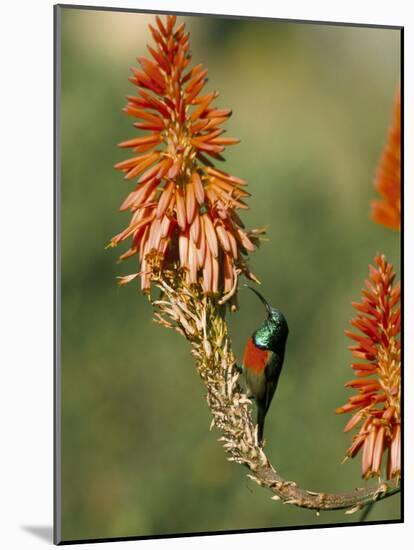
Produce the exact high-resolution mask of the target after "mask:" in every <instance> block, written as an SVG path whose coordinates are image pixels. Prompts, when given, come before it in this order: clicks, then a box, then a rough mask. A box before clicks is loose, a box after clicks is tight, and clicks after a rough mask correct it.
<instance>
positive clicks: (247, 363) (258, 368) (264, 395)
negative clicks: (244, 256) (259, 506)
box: [243, 285, 289, 445]
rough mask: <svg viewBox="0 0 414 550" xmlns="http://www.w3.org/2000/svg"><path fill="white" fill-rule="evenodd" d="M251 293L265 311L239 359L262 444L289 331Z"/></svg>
mask: <svg viewBox="0 0 414 550" xmlns="http://www.w3.org/2000/svg"><path fill="white" fill-rule="evenodd" d="M245 286H246V287H247V288H249V289H250V290H252V291H253V292H254V293H255V294H256V295H257V296H258V297H259V299H260V300H261V302H262V303H263V304H264V306H265V308H266V313H267V317H266V319H265V320H264V321H263V323H262V324H261V325H260V327H259V328H258V329H257V330H256V331H255V332H254V333H253V334H252V336H251V337H250V338H249V341H248V342H247V345H246V348H245V351H244V357H243V372H244V376H245V380H246V385H247V389H248V392H249V397H253V398H254V400H255V402H256V407H257V426H258V427H257V437H258V442H259V445H262V444H263V429H264V421H265V417H266V414H267V411H268V410H269V406H270V403H271V402H272V399H273V396H274V394H275V391H276V388H277V384H278V382H279V376H280V373H281V371H282V366H283V360H284V358H285V348H286V340H287V337H288V334H289V327H288V324H287V321H286V319H285V316H284V315H283V313H282V312H281V311H280V310H279V309H275V308H273V307H271V306H270V305H269V304H268V303H267V301H266V300H265V299H264V298H263V296H262V295H261V294H260V293H259V292H257V290H255V289H254V288H252V287H250V286H248V285H245Z"/></svg>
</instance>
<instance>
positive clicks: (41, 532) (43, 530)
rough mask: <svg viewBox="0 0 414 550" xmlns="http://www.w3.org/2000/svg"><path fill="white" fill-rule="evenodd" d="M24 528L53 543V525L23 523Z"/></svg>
mask: <svg viewBox="0 0 414 550" xmlns="http://www.w3.org/2000/svg"><path fill="white" fill-rule="evenodd" d="M22 529H23V530H24V531H26V532H27V533H30V534H31V535H34V536H35V537H37V538H39V539H42V540H45V541H47V542H50V543H51V544H53V527H52V526H51V525H22Z"/></svg>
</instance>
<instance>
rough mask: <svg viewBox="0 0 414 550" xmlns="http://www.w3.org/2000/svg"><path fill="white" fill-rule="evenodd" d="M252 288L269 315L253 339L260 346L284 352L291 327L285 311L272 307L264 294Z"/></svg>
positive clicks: (280, 352) (276, 351)
mask: <svg viewBox="0 0 414 550" xmlns="http://www.w3.org/2000/svg"><path fill="white" fill-rule="evenodd" d="M245 286H247V288H250V290H251V291H253V292H254V293H255V294H256V295H257V296H258V298H259V300H260V301H261V302H262V303H263V305H264V306H265V308H266V313H267V317H266V319H265V320H264V321H263V323H262V324H261V325H260V327H259V328H258V329H257V330H256V331H255V332H254V334H253V341H254V343H255V345H256V346H257V347H258V348H261V349H267V350H271V351H273V352H275V353H279V354H284V352H285V346H286V340H287V337H288V334H289V327H288V324H287V321H286V318H285V316H284V315H283V313H282V312H281V311H280V310H279V309H276V308H274V307H271V306H270V305H269V304H268V302H267V301H266V300H265V299H264V298H263V296H262V295H261V294H260V293H259V292H257V290H256V289H254V288H252V287H251V286H248V285H245Z"/></svg>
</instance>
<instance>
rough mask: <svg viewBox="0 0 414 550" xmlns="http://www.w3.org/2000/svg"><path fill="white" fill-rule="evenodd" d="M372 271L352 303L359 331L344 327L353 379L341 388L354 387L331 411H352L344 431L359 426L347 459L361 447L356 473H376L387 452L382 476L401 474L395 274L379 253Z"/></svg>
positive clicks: (368, 475)
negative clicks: (359, 296)
mask: <svg viewBox="0 0 414 550" xmlns="http://www.w3.org/2000/svg"><path fill="white" fill-rule="evenodd" d="M375 263H376V264H377V269H375V268H374V267H372V266H369V267H370V276H369V279H368V280H367V281H365V285H366V289H364V290H363V291H362V295H363V298H362V302H361V303H353V304H352V305H353V307H354V308H355V309H356V310H357V311H358V315H357V317H355V318H354V319H352V320H351V321H350V323H351V325H352V326H353V327H355V328H356V329H358V330H359V331H360V332H361V333H362V334H355V333H354V332H351V331H345V333H346V335H347V336H348V337H349V338H351V339H352V340H354V341H356V345H353V346H350V348H349V349H351V350H352V355H353V356H354V357H355V358H356V359H357V360H358V362H357V363H352V365H351V366H352V368H353V369H354V371H355V375H356V378H355V379H353V380H351V381H350V382H348V383H347V384H345V387H349V388H353V389H355V390H356V391H357V394H356V395H353V396H352V397H350V398H349V399H348V402H347V403H346V404H345V405H344V406H342V407H339V408H338V409H337V410H336V412H337V413H347V412H352V413H353V416H352V418H351V419H350V420H349V422H348V423H347V424H346V426H345V428H344V431H345V432H349V431H350V430H352V429H353V428H355V427H356V426H357V425H358V424H361V425H360V428H359V431H358V434H357V435H356V436H354V438H353V442H352V445H351V446H350V447H349V449H348V451H347V456H348V457H351V458H352V457H354V456H355V455H356V454H357V453H358V451H359V450H360V449H362V476H363V477H364V478H368V477H370V476H373V475H377V476H380V472H381V463H382V458H383V455H384V453H385V452H386V451H388V464H387V469H386V473H387V478H388V479H391V478H394V479H399V477H400V475H401V466H400V452H401V427H400V424H401V421H400V392H401V384H400V369H401V360H400V284H399V283H398V284H396V285H394V279H395V273H394V272H393V267H392V265H391V264H390V263H388V262H387V260H386V259H385V256H384V255H381V256H377V257H376V258H375Z"/></svg>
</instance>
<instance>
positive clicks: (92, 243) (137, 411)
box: [60, 9, 400, 540]
mask: <svg viewBox="0 0 414 550" xmlns="http://www.w3.org/2000/svg"><path fill="white" fill-rule="evenodd" d="M60 14H61V18H62V20H61V22H62V27H61V28H62V33H61V44H62V58H61V67H62V88H61V140H62V151H61V154H62V174H61V176H62V218H61V221H62V242H61V248H62V535H63V539H64V540H70V539H81V538H101V537H122V536H144V535H161V534H168V533H184V532H186V533H188V532H200V531H210V530H214V531H220V530H233V529H255V528H277V527H282V526H295V525H323V524H328V523H332V522H335V523H336V522H341V523H342V522H345V523H348V522H355V521H358V517H359V515H358V514H355V515H352V516H347V515H344V514H343V512H331V513H324V514H321V516H319V517H317V516H316V515H315V513H314V512H310V511H306V510H301V509H297V508H294V507H292V506H282V505H281V504H280V503H275V502H273V501H271V500H270V498H269V497H270V494H269V493H267V492H266V491H264V490H263V489H260V488H258V487H257V486H256V485H255V484H254V483H252V482H251V481H249V480H247V479H246V477H245V471H244V469H243V468H242V467H239V466H237V465H235V464H232V463H229V462H227V461H226V459H225V455H224V452H223V449H222V448H221V446H220V444H219V443H218V442H217V441H216V440H217V438H218V436H219V434H218V432H216V431H213V432H210V431H209V429H208V428H209V424H210V416H209V411H208V408H207V405H206V402H205V400H204V388H203V386H202V383H201V381H200V380H199V378H198V375H197V373H196V371H195V368H194V364H193V361H192V359H191V356H190V353H189V346H188V344H187V343H186V342H185V341H184V340H183V339H182V338H181V337H179V335H177V334H175V333H173V332H172V331H167V330H165V329H162V328H161V327H159V326H157V325H155V324H154V323H153V322H152V321H151V308H150V306H149V304H148V302H147V300H146V299H145V297H143V296H142V295H141V294H140V293H139V292H138V291H137V288H136V286H135V285H134V283H131V284H130V285H128V286H127V287H126V288H122V289H120V288H118V287H117V286H116V284H115V278H116V276H117V275H122V274H128V273H133V272H134V271H135V270H136V266H135V263H134V262H135V260H129V261H127V262H126V263H124V264H121V265H119V264H117V263H116V260H117V258H118V255H119V254H120V253H121V248H119V249H116V250H107V251H105V250H104V247H105V245H106V244H107V243H108V241H109V239H110V238H111V237H112V236H113V235H114V234H115V233H117V232H119V231H120V230H121V229H122V228H123V227H124V226H125V225H126V224H127V222H128V219H129V215H128V214H125V213H123V214H122V213H119V211H118V207H119V205H120V203H121V201H122V200H123V198H124V197H125V196H126V194H127V193H128V192H129V189H131V188H132V184H131V183H127V182H125V181H123V180H122V177H121V176H120V174H119V173H118V172H116V171H115V170H114V169H113V168H112V165H113V164H114V163H116V162H118V161H120V160H122V159H124V158H127V156H126V155H125V152H124V151H122V150H120V149H118V148H117V146H116V144H117V143H118V142H120V141H122V140H124V139H127V138H129V137H133V136H134V135H136V134H134V132H135V131H134V129H133V128H132V124H131V123H132V121H131V119H130V118H128V117H127V116H125V115H124V114H123V113H122V112H121V108H122V107H123V106H124V102H125V99H124V97H125V95H126V94H128V93H132V91H133V89H134V88H133V86H132V85H131V84H130V83H129V82H128V80H127V78H128V76H129V69H130V67H131V66H132V65H134V64H135V65H136V61H135V58H136V56H139V55H143V54H144V55H145V50H146V48H145V44H146V42H147V41H148V40H149V38H150V33H149V31H148V29H147V24H148V22H151V20H152V19H153V16H149V15H145V14H137V13H117V12H99V11H86V10H79V9H61V11H60ZM180 19H183V20H185V21H186V23H187V28H188V29H189V30H190V31H191V40H192V52H193V61H194V64H197V63H199V62H202V63H203V64H205V65H206V66H207V67H208V68H209V78H210V80H209V83H208V85H207V90H212V89H217V90H219V91H220V97H219V98H218V101H217V105H218V106H221V107H232V109H233V113H234V114H233V117H232V118H231V120H230V122H229V123H228V124H227V128H228V135H235V136H237V137H240V138H241V140H242V141H241V144H240V145H238V146H236V147H234V148H229V149H227V153H226V158H227V161H226V166H225V167H224V166H223V167H224V168H225V169H226V170H228V171H230V172H231V173H234V174H236V175H238V176H241V177H243V178H246V179H247V180H248V181H249V183H250V187H249V190H250V192H251V193H252V194H253V196H252V198H251V199H250V205H251V210H250V211H249V212H248V213H247V214H246V215H244V220H245V222H246V223H247V224H248V225H249V226H250V227H254V226H261V225H263V224H267V226H268V234H269V237H270V241H269V242H268V243H266V244H265V245H264V246H263V247H262V248H261V249H260V250H259V251H258V252H257V253H255V254H254V256H253V257H252V259H251V265H252V267H253V270H254V271H255V272H256V273H257V275H258V276H259V277H260V279H261V280H262V287H261V291H262V292H263V294H264V295H265V296H266V297H267V298H268V300H269V301H270V303H272V305H274V306H277V307H279V308H280V309H282V310H283V312H284V313H285V315H286V317H287V319H288V322H289V326H290V336H289V341H288V347H287V356H286V360H285V366H284V372H283V375H282V379H281V382H280V385H279V390H278V393H277V396H276V398H275V400H274V402H273V404H272V407H271V410H270V412H269V414H268V419H267V424H266V435H267V441H268V444H267V452H268V454H269V457H270V459H271V460H272V462H274V464H275V465H276V466H277V467H278V469H279V471H280V473H281V474H282V475H283V476H285V477H286V478H287V479H294V480H296V482H297V483H299V484H300V485H302V486H304V487H306V488H308V489H312V490H323V491H341V490H346V489H352V488H353V487H356V486H361V485H363V484H364V483H365V482H363V481H362V480H361V479H360V458H359V457H358V458H357V459H355V460H354V461H349V462H347V463H346V464H344V465H341V460H342V458H343V456H344V453H345V450H346V448H347V446H348V445H349V443H350V439H351V437H350V435H349V434H348V435H345V434H343V433H342V429H343V426H344V424H345V422H346V420H347V417H345V416H337V415H335V414H334V412H333V411H334V409H335V407H337V406H339V405H341V404H343V403H344V402H345V401H346V399H347V397H348V395H349V390H345V389H344V387H343V385H344V383H345V382H346V381H347V380H349V379H350V378H351V377H352V371H351V369H350V367H349V363H350V359H351V358H350V353H349V351H347V349H346V347H347V345H348V344H349V342H348V341H347V339H346V338H345V336H344V333H343V331H344V329H345V328H347V325H348V320H349V319H350V318H351V317H352V316H353V310H352V307H351V301H352V300H358V299H359V296H360V291H361V287H362V283H363V280H364V279H365V277H366V274H367V269H368V267H367V266H368V263H369V262H372V260H373V257H374V255H375V253H376V252H378V251H381V252H384V253H385V254H386V255H387V256H388V258H389V259H390V260H392V261H393V262H395V264H396V267H397V271H399V235H397V234H396V233H395V232H392V231H390V230H387V229H385V228H383V227H381V226H378V225H375V224H374V223H373V222H371V221H370V219H369V215H368V214H369V201H370V200H371V199H372V198H373V197H374V196H375V192H374V190H373V186H372V182H373V176H374V173H375V170H376V166H377V163H378V159H379V156H380V154H381V151H382V148H383V146H384V143H385V141H386V136H387V131H388V127H389V124H390V121H391V113H392V104H393V98H394V94H395V91H396V88H397V85H398V81H399V66H400V46H399V40H400V35H399V31H397V30H389V29H388V30H383V29H371V28H351V27H340V26H326V25H316V24H299V23H289V22H277V21H273V22H272V21H253V20H236V19H223V18H212V17H206V18H204V17H203V18H202V17H185V18H180ZM122 250H123V249H122ZM240 306H241V307H240V310H239V312H237V313H236V314H234V315H233V316H232V317H231V320H230V326H231V334H232V338H233V343H234V348H235V351H236V353H237V356H238V358H239V359H241V357H242V353H243V347H244V343H245V342H246V340H247V338H248V337H249V335H250V334H251V333H252V332H253V331H254V329H255V328H256V327H257V325H258V324H259V323H260V322H261V320H262V318H263V308H262V306H261V304H260V303H259V301H258V300H257V299H256V298H255V297H254V296H253V295H252V294H251V293H250V292H247V291H245V290H243V289H242V290H241V291H240ZM399 517H400V507H399V497H398V496H397V497H392V498H390V499H388V500H386V501H384V502H381V503H378V504H377V505H376V506H375V508H374V510H373V511H372V513H371V515H370V519H372V520H386V519H398V518H399Z"/></svg>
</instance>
